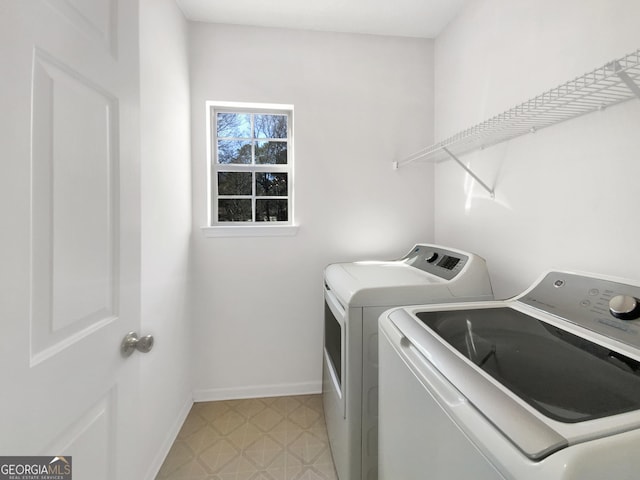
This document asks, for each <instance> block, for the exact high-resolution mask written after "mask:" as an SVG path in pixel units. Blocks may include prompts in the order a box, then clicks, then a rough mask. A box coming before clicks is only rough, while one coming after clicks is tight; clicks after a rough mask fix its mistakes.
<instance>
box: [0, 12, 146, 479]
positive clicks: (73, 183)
mask: <svg viewBox="0 0 640 480" xmlns="http://www.w3.org/2000/svg"><path fill="white" fill-rule="evenodd" d="M137 4H138V2H137V0H1V1H0V69H1V70H0V87H1V88H0V106H1V108H0V224H1V225H2V227H1V231H0V381H1V386H0V402H1V403H0V406H1V412H0V455H52V456H54V455H55V456H58V455H70V456H72V461H73V478H74V479H76V480H85V479H86V480H101V479H118V480H126V479H136V480H137V479H139V478H141V475H140V472H139V470H140V466H139V465H137V464H136V459H135V458H136V455H135V454H136V439H135V435H136V431H137V428H136V417H137V410H138V392H137V383H138V375H139V365H138V362H139V357H140V353H138V352H136V353H135V354H134V355H132V356H131V357H130V358H128V359H124V358H123V357H122V356H121V354H120V351H119V347H120V342H121V340H122V338H123V337H124V335H125V334H126V333H127V332H129V331H131V330H137V328H138V326H139V311H140V292H139V290H140V276H139V265H140V252H139V244H140V241H139V240H140V233H139V224H140V222H139V172H138V157H139V155H138V142H139V140H138V136H139V135H138V118H137V115H138V112H137V108H138V106H137V105H138V58H137V56H138V38H137V35H138V34H137V30H138V6H137Z"/></svg>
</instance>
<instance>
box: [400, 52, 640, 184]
mask: <svg viewBox="0 0 640 480" xmlns="http://www.w3.org/2000/svg"><path fill="white" fill-rule="evenodd" d="M632 98H639V99H640V49H638V50H636V51H635V52H633V53H630V54H629V55H626V56H625V57H623V58H620V59H618V60H613V61H612V62H609V63H607V64H606V65H604V66H602V67H600V68H596V69H595V70H593V71H591V72H588V73H586V74H584V75H582V76H580V77H577V78H575V79H574V80H571V81H569V82H566V83H564V84H562V85H560V86H558V87H556V88H554V89H552V90H548V91H546V92H544V93H543V94H541V95H538V96H537V97H534V98H532V99H530V100H527V101H526V102H524V103H521V104H519V105H517V106H515V107H513V108H511V109H510V110H507V111H506V112H503V113H501V114H499V115H496V116H495V117H492V118H490V119H488V120H486V121H484V122H482V123H479V124H478V125H475V126H473V127H471V128H468V129H467V130H464V131H462V132H459V133H457V134H455V135H453V136H452V137H449V138H447V139H445V140H443V141H441V142H438V143H436V144H434V145H432V146H430V147H427V148H424V149H422V150H419V151H417V152H415V153H413V154H412V155H409V156H408V157H406V158H405V159H403V160H400V161H397V162H393V166H394V168H400V167H402V166H404V165H407V164H409V163H412V162H414V161H416V160H419V159H424V160H427V161H431V162H441V161H443V160H447V159H453V160H456V161H457V162H458V163H459V164H460V165H461V166H462V167H463V168H465V170H467V172H469V173H470V174H471V175H472V176H473V177H474V178H475V179H476V180H477V181H478V182H479V183H480V184H481V185H482V186H483V187H484V188H485V189H486V190H487V191H489V193H491V194H493V191H492V190H491V189H490V188H489V187H488V186H487V185H485V184H484V183H483V182H482V181H481V180H480V179H479V178H478V177H477V176H475V175H474V174H473V172H471V171H470V170H469V169H468V168H467V167H466V166H465V165H464V164H463V163H462V162H461V161H460V160H459V159H458V158H457V156H458V155H463V154H465V153H468V152H471V151H473V150H477V149H483V148H487V147H490V146H492V145H495V144H498V143H501V142H504V141H507V140H510V139H512V138H515V137H519V136H520V135H524V134H526V133H531V132H536V131H537V130H540V129H542V128H546V127H550V126H551V125H555V124H557V123H560V122H564V121H565V120H569V119H572V118H576V117H579V116H581V115H585V114H587V113H590V112H593V111H597V110H602V109H604V108H607V107H609V106H611V105H615V104H617V103H621V102H624V101H627V100H630V99H632Z"/></svg>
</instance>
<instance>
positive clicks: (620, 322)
mask: <svg viewBox="0 0 640 480" xmlns="http://www.w3.org/2000/svg"><path fill="white" fill-rule="evenodd" d="M518 301H520V302H522V303H526V304H527V305H530V306H532V307H535V308H538V309H540V310H543V311H545V312H547V313H550V314H552V315H555V316H557V317H560V318H562V319H564V320H567V321H569V322H571V323H574V324H576V325H580V326H581V327H584V328H587V329H589V330H592V331H594V332H597V333H599V334H601V335H604V336H607V337H610V338H613V339H615V340H618V341H620V342H622V343H625V344H627V345H630V346H632V347H634V348H640V287H637V286H634V285H628V284H624V283H618V282H613V281H609V280H604V279H600V278H594V277H586V276H582V275H577V274H571V273H563V272H550V273H549V274H547V275H546V276H545V277H544V278H543V279H542V281H541V282H539V283H538V284H537V285H536V286H535V287H534V288H533V289H532V290H531V291H529V293H527V294H526V295H525V296H524V297H522V298H520V299H519V300H518Z"/></svg>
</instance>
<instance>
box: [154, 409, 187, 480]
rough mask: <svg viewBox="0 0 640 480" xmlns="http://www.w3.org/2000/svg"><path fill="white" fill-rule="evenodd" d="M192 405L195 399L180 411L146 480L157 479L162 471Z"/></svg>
mask: <svg viewBox="0 0 640 480" xmlns="http://www.w3.org/2000/svg"><path fill="white" fill-rule="evenodd" d="M192 405H193V399H192V398H189V399H187V401H186V402H185V403H184V405H183V406H182V408H181V409H180V412H179V413H178V418H177V419H176V421H175V422H174V423H173V425H172V426H171V428H170V429H169V432H167V436H166V438H165V440H164V442H162V446H161V447H160V450H159V451H158V454H157V455H156V457H155V458H154V459H153V462H151V465H150V467H149V469H148V470H147V474H146V475H145V476H144V478H145V480H154V479H155V478H156V477H157V475H158V472H159V471H160V467H162V463H163V462H164V459H165V458H167V454H168V453H169V450H171V447H172V446H173V442H175V441H176V437H177V436H178V433H179V432H180V429H181V428H182V425H183V424H184V421H185V420H186V418H187V415H189V411H190V410H191V407H192Z"/></svg>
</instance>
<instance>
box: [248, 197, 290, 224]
mask: <svg viewBox="0 0 640 480" xmlns="http://www.w3.org/2000/svg"><path fill="white" fill-rule="evenodd" d="M288 220H289V213H288V202H287V200H285V199H266V198H259V199H257V200H256V222H286V221H288Z"/></svg>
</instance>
